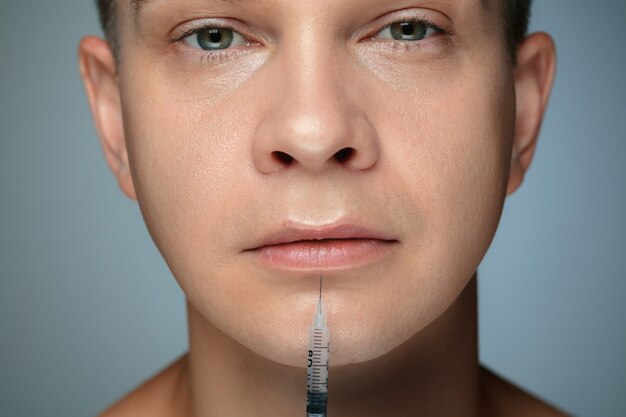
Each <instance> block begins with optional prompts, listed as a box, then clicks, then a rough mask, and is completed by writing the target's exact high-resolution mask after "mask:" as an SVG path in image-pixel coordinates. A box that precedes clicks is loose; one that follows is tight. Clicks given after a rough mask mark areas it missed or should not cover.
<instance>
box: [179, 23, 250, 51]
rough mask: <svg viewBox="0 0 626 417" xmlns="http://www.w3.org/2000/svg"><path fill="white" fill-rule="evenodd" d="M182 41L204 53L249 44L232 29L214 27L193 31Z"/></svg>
mask: <svg viewBox="0 0 626 417" xmlns="http://www.w3.org/2000/svg"><path fill="white" fill-rule="evenodd" d="M183 41H184V42H185V43H186V44H187V45H189V46H191V47H192V48H196V49H202V50H205V51H220V50H223V49H227V48H229V47H231V46H236V45H249V44H250V42H248V40H246V38H244V37H243V36H241V35H240V34H239V33H237V32H235V31H234V30H233V29H232V28H230V27H216V26H211V27H204V28H200V29H195V30H194V31H193V32H191V33H190V34H188V35H187V36H185V37H184V38H183Z"/></svg>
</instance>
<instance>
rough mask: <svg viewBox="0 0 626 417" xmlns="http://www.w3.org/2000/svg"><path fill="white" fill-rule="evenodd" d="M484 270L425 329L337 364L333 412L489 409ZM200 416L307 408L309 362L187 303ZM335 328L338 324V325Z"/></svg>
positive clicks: (461, 414) (423, 416) (347, 415)
mask: <svg viewBox="0 0 626 417" xmlns="http://www.w3.org/2000/svg"><path fill="white" fill-rule="evenodd" d="M476 304H477V295H476V275H474V276H473V277H472V279H471V280H470V282H469V284H468V285H467V286H466V288H465V289H464V290H463V292H462V293H461V294H460V295H459V297H458V298H457V299H456V300H455V302H454V303H453V304H452V305H451V306H450V307H449V308H448V309H447V310H446V312H445V313H444V314H442V315H441V316H440V317H439V318H437V319H436V320H435V321H434V322H432V323H431V324H429V325H428V326H427V327H426V328H424V329H423V330H422V331H420V332H419V333H417V334H416V335H414V336H413V337H412V338H410V339H409V340H408V341H406V342H405V343H403V344H402V345H400V346H399V347H397V348H396V349H394V350H392V351H391V352H389V353H387V354H385V355H383V356H381V357H379V358H377V359H374V360H371V361H368V362H365V363H359V364H351V365H344V366H337V367H332V352H331V367H330V369H329V373H328V386H329V391H328V415H329V416H342V417H352V416H355V417H356V416H359V417H364V416H365V417H369V416H372V417H373V416H380V415H395V416H407V417H408V416H420V417H436V416H451V415H453V416H456V417H476V416H478V415H480V411H481V407H482V404H481V390H480V367H479V362H478V335H477V308H476ZM187 310H188V320H189V341H190V343H189V358H188V360H189V363H188V367H187V368H185V369H186V373H187V374H186V375H185V377H184V380H185V384H186V385H187V384H188V386H189V389H190V392H191V396H190V398H191V400H190V401H191V403H190V404H189V409H190V410H191V411H190V416H193V417H221V416H229V417H240V416H241V417H244V416H246V417H247V416H250V415H262V416H265V415H279V416H285V417H291V416H293V417H298V416H304V415H305V410H306V368H305V367H304V365H306V364H303V367H302V368H296V367H288V366H284V365H281V364H277V363H275V362H272V361H270V360H268V359H266V358H263V357H261V356H259V355H257V354H255V353H253V352H252V351H250V350H249V349H247V348H246V347H245V346H243V345H241V344H239V343H238V342H236V341H235V340H233V339H232V338H230V337H229V336H227V335H226V334H224V333H222V332H221V331H220V330H219V329H217V328H216V327H214V326H213V325H212V324H211V323H210V322H208V321H207V320H205V319H204V318H203V317H202V316H201V315H200V314H199V313H198V312H197V310H196V309H195V308H194V307H193V306H192V305H191V304H189V303H187ZM331 330H332V329H331Z"/></svg>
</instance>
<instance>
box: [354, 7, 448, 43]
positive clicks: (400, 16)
mask: <svg viewBox="0 0 626 417" xmlns="http://www.w3.org/2000/svg"><path fill="white" fill-rule="evenodd" d="M434 13H438V12H435V11H433V14H434ZM430 14H431V13H426V12H424V10H421V9H420V10H415V9H402V10H397V11H395V12H393V13H390V14H388V15H387V16H384V15H383V17H381V18H379V19H376V21H375V22H373V23H370V24H368V25H367V26H366V27H364V28H363V29H362V30H360V31H359V34H357V35H358V37H359V38H360V37H362V36H364V35H363V34H364V33H365V34H369V35H366V36H364V37H365V40H368V39H372V38H373V37H374V36H376V35H377V34H378V33H380V32H382V31H383V30H385V29H387V28H389V27H390V26H391V25H393V24H394V23H400V22H419V23H422V24H424V25H425V26H426V27H428V28H430V29H434V30H435V31H436V32H438V33H441V34H443V35H447V36H452V35H453V32H452V31H451V30H448V29H446V28H445V27H444V26H443V25H444V24H443V22H442V23H439V22H440V21H442V20H443V19H434V18H431V17H430V16H429V15H430ZM446 17H447V16H446ZM380 20H384V21H385V23H384V26H382V27H381V26H380V23H378V22H379V21H380ZM376 28H379V29H377V30H376ZM396 41H397V42H403V41H398V40H396ZM409 42H415V41H409Z"/></svg>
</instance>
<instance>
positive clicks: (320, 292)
mask: <svg viewBox="0 0 626 417" xmlns="http://www.w3.org/2000/svg"><path fill="white" fill-rule="evenodd" d="M320 301H322V274H320Z"/></svg>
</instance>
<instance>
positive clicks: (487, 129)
mask: <svg viewBox="0 0 626 417" xmlns="http://www.w3.org/2000/svg"><path fill="white" fill-rule="evenodd" d="M507 77H508V76H507V74H499V73H496V72H491V73H489V72H488V71H484V72H477V74H474V75H472V74H469V73H468V72H465V74H464V77H463V82H462V83H461V82H460V80H447V82H446V83H445V84H441V85H436V86H433V87H430V86H429V85H420V86H418V87H416V88H415V89H414V90H413V91H412V94H409V93H411V92H409V93H402V96H400V95H398V97H395V98H393V100H394V102H401V103H405V106H404V108H405V109H407V108H408V109H409V110H405V111H399V112H397V117H396V122H395V123H392V124H389V126H390V129H392V130H390V131H388V132H387V136H388V137H390V138H398V139H394V140H390V141H389V143H388V144H387V145H386V146H387V150H386V152H387V154H391V155H394V156H393V158H394V160H393V161H390V163H389V165H390V166H392V167H393V169H394V170H395V171H396V173H395V174H394V176H395V177H397V178H402V179H403V181H397V180H396V181H395V184H402V185H401V188H399V189H398V191H397V192H400V193H405V194H407V195H411V199H412V200H413V201H414V202H415V204H414V205H415V210H414V213H415V217H416V220H415V222H417V221H419V222H420V223H422V229H423V230H422V233H421V234H420V235H419V236H414V237H410V240H409V241H410V252H411V253H412V255H411V258H410V260H409V261H408V262H409V264H410V265H409V267H408V268H407V274H410V273H413V274H415V275H416V276H419V277H420V278H419V280H416V281H415V285H416V287H415V288H414V290H415V291H416V294H417V293H419V292H422V295H421V296H419V297H423V298H424V299H427V300H429V303H432V304H431V308H430V309H429V310H428V311H426V310H424V311H423V312H422V313H424V314H430V315H431V316H430V317H429V318H428V319H426V320H429V319H433V318H435V317H436V316H437V315H438V314H439V313H441V312H443V310H444V309H445V308H446V307H447V306H449V305H450V304H451V303H452V301H453V299H454V298H455V297H456V296H457V295H458V294H459V293H460V291H461V289H462V288H464V287H465V285H466V284H467V281H468V280H469V278H470V277H471V276H472V275H473V273H474V272H475V271H476V269H477V268H478V265H479V263H480V262H481V260H482V259H483V257H484V254H485V253H486V251H487V249H488V247H489V245H490V243H491V241H492V239H493V236H494V234H495V231H496V228H497V225H498V222H499V219H500V215H501V211H502V206H503V203H504V198H505V195H506V182H507V178H508V170H509V163H510V146H511V140H512V137H513V130H514V112H515V110H514V92H513V90H512V83H511V82H510V79H508V78H507ZM407 103H408V105H407ZM410 109H420V111H415V110H410ZM407 120H410V121H411V123H407V122H406V121H407ZM391 126H397V127H391ZM396 149H399V150H401V151H400V152H396V151H395V150H396ZM418 217H419V219H418ZM410 308H411V306H409V309H410ZM406 313H407V314H409V315H410V314H415V312H411V310H407V312H406ZM423 319H424V317H423Z"/></svg>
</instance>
